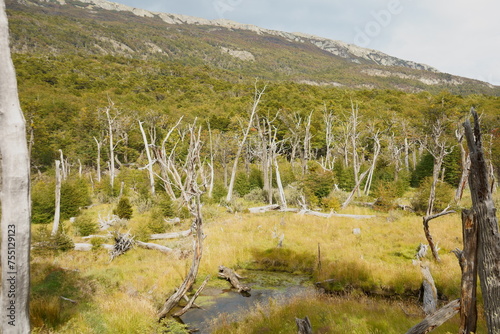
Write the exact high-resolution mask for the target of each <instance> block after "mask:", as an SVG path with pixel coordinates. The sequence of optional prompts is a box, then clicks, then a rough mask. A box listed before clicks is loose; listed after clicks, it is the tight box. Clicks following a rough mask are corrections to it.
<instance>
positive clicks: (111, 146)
mask: <svg viewBox="0 0 500 334" xmlns="http://www.w3.org/2000/svg"><path fill="white" fill-rule="evenodd" d="M113 105H114V103H113V102H112V101H111V100H110V101H109V106H108V107H106V108H105V109H104V112H105V114H106V119H107V121H108V139H109V182H110V184H111V191H113V189H114V186H115V143H114V141H113V132H114V129H113V119H112V118H111V115H110V110H111V108H112V107H113Z"/></svg>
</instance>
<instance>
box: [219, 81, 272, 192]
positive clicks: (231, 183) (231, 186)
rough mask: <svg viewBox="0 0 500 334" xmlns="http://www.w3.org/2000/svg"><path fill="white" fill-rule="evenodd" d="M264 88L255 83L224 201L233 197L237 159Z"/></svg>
mask: <svg viewBox="0 0 500 334" xmlns="http://www.w3.org/2000/svg"><path fill="white" fill-rule="evenodd" d="M265 90H266V87H265V86H264V88H262V89H261V90H259V89H258V88H257V84H256V85H255V95H254V99H253V105H252V110H251V111H250V119H249V120H248V125H247V128H246V130H245V132H243V138H242V139H241V142H240V143H239V145H238V151H237V152H236V156H235V157H234V162H233V169H232V170H231V179H230V180H229V188H228V189H227V196H226V201H227V202H230V201H231V199H232V198H233V189H234V182H235V180H236V172H237V170H238V160H239V159H240V156H241V153H242V151H243V148H244V147H245V142H246V141H247V138H248V134H249V133H250V130H251V129H252V127H253V123H254V121H253V120H254V117H255V115H256V114H257V108H258V106H259V102H260V99H261V97H262V94H264V91H265Z"/></svg>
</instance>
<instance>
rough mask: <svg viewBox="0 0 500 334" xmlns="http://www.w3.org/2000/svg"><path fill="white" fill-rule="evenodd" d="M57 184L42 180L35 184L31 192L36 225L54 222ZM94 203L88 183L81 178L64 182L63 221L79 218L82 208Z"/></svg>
mask: <svg viewBox="0 0 500 334" xmlns="http://www.w3.org/2000/svg"><path fill="white" fill-rule="evenodd" d="M55 189H56V186H55V182H54V181H53V180H42V181H38V182H34V184H33V187H32V190H31V194H32V195H31V198H32V218H31V221H32V222H33V223H35V224H48V223H51V222H52V221H54V214H55ZM91 203H92V201H91V198H90V190H89V186H88V184H87V182H86V181H85V180H83V179H81V178H74V179H69V180H66V181H63V182H62V184H61V219H62V220H66V219H69V218H71V217H75V216H78V215H79V214H80V210H81V208H83V207H85V206H88V205H90V204H91Z"/></svg>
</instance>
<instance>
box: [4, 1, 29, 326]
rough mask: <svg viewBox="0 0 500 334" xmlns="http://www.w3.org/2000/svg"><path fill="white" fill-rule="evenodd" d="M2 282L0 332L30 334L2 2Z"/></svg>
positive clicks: (15, 120)
mask: <svg viewBox="0 0 500 334" xmlns="http://www.w3.org/2000/svg"><path fill="white" fill-rule="evenodd" d="M0 78H1V79H0V156H1V161H2V162H1V164H2V165H1V170H2V181H1V194H0V196H1V197H0V201H1V205H2V218H1V234H2V237H1V246H0V247H1V248H0V251H1V260H0V261H1V277H2V289H1V293H0V307H1V308H2V310H1V311H0V319H1V320H0V332H2V333H4V334H10V333H29V332H30V319H29V291H30V235H31V231H30V221H31V201H30V158H29V153H28V144H27V140H26V123H25V120H24V116H23V113H22V111H21V106H20V103H19V96H18V92H17V80H16V73H15V69H14V64H13V63H12V58H11V55H10V47H9V27H8V21H7V15H6V12H5V1H4V0H0Z"/></svg>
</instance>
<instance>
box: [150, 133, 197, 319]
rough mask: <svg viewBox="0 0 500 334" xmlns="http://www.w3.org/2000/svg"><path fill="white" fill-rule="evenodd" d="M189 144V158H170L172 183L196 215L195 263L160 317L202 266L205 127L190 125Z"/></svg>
mask: <svg viewBox="0 0 500 334" xmlns="http://www.w3.org/2000/svg"><path fill="white" fill-rule="evenodd" d="M188 134H189V147H188V151H187V155H186V158H185V159H184V161H183V162H180V161H174V160H172V157H173V155H170V157H171V158H170V160H169V161H168V168H169V173H170V175H171V177H172V183H173V184H174V185H175V186H176V187H177V189H179V191H180V192H181V197H182V199H183V200H184V204H185V205H186V206H187V208H188V209H189V211H190V213H191V215H192V216H193V218H194V220H193V224H192V229H193V235H194V247H193V248H194V252H193V262H192V264H191V268H190V270H189V272H188V274H187V276H186V278H185V279H184V281H183V283H182V284H181V286H180V287H179V288H178V289H177V291H176V292H175V293H173V294H172V295H171V296H170V297H169V298H168V299H167V300H166V301H165V303H164V304H163V307H162V308H161V309H160V311H159V312H158V317H159V318H160V319H162V318H164V317H166V316H167V314H168V313H169V312H170V311H171V310H172V309H173V308H174V307H175V306H176V305H177V304H178V303H179V301H180V300H181V299H182V298H183V297H184V295H185V294H186V293H187V292H188V291H189V290H190V289H191V287H192V286H193V284H194V282H195V280H196V277H197V275H198V268H199V266H200V261H201V257H202V251H203V239H204V235H203V219H202V215H201V195H202V193H203V190H202V189H203V188H204V185H200V184H199V183H198V177H199V173H200V166H201V156H200V152H201V148H202V142H201V127H200V128H198V130H197V129H196V125H195V124H193V125H191V126H189V129H188Z"/></svg>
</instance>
